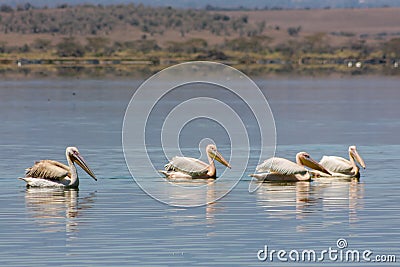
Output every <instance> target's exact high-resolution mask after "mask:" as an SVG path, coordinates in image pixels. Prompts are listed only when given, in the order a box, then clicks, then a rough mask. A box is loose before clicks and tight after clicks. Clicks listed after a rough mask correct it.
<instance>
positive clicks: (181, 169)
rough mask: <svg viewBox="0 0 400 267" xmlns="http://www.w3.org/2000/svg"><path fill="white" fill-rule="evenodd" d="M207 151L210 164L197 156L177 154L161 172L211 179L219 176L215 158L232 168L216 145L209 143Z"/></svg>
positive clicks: (175, 175)
mask: <svg viewBox="0 0 400 267" xmlns="http://www.w3.org/2000/svg"><path fill="white" fill-rule="evenodd" d="M206 153H207V158H208V162H209V164H207V163H205V162H203V161H201V160H198V159H195V158H190V157H178V156H176V157H174V158H172V160H171V161H170V162H169V163H168V164H166V165H165V167H164V168H165V170H160V171H159V172H160V173H162V174H164V175H165V177H167V178H189V179H209V178H216V177H217V170H216V168H215V163H214V160H217V161H218V162H220V163H221V164H223V165H225V166H226V167H228V168H231V165H230V164H229V163H228V162H227V161H226V160H225V159H224V157H223V156H222V155H221V154H220V153H219V152H218V150H217V147H216V146H215V145H213V144H210V145H208V146H207V147H206Z"/></svg>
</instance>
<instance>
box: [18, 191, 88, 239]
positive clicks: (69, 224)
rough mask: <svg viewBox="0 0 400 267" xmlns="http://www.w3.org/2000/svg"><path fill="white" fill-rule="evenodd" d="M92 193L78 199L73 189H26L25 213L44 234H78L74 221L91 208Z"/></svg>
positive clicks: (77, 194)
mask: <svg viewBox="0 0 400 267" xmlns="http://www.w3.org/2000/svg"><path fill="white" fill-rule="evenodd" d="M93 198H94V193H90V194H89V196H87V197H84V198H79V191H78V190H77V189H74V188H68V189H63V188H38V187H31V188H27V189H26V194H25V204H26V209H27V213H28V214H29V216H31V217H32V218H33V219H34V221H35V223H36V224H37V225H39V226H40V227H41V229H42V230H43V231H44V232H67V233H68V232H78V230H79V227H78V226H79V225H78V221H77V220H76V218H77V217H79V215H80V213H82V211H83V210H86V209H89V208H91V207H92V203H93V202H94V200H93Z"/></svg>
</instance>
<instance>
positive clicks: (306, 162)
mask: <svg viewBox="0 0 400 267" xmlns="http://www.w3.org/2000/svg"><path fill="white" fill-rule="evenodd" d="M296 162H297V163H298V164H299V163H300V165H303V166H307V167H309V168H311V169H313V170H317V171H320V172H323V173H326V174H329V175H331V173H330V172H329V171H328V170H327V169H325V168H324V166H322V165H321V164H319V163H318V162H317V161H316V160H314V159H313V158H311V157H310V155H309V154H308V153H307V152H299V153H297V155H296Z"/></svg>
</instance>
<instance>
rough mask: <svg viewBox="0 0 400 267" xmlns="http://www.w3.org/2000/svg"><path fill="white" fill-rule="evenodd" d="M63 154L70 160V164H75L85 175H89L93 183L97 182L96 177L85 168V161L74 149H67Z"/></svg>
mask: <svg viewBox="0 0 400 267" xmlns="http://www.w3.org/2000/svg"><path fill="white" fill-rule="evenodd" d="M65 153H66V154H67V158H69V159H71V160H72V162H76V163H77V164H78V165H79V166H80V167H81V168H82V169H83V170H84V171H85V172H86V173H87V174H89V175H90V176H91V177H92V178H93V179H94V180H95V181H97V178H96V176H95V175H94V173H93V172H92V170H91V169H90V168H89V167H88V166H87V164H86V161H85V160H84V159H83V157H82V156H81V154H80V153H79V151H78V149H77V148H76V147H67V149H66V152H65Z"/></svg>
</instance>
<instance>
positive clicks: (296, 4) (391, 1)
mask: <svg viewBox="0 0 400 267" xmlns="http://www.w3.org/2000/svg"><path fill="white" fill-rule="evenodd" d="M26 3H30V4H32V5H33V6H35V7H44V6H48V7H55V6H58V5H61V4H68V5H78V4H102V5H111V4H127V3H134V4H140V3H142V4H144V5H149V6H171V7H177V8H205V7H206V6H212V7H215V8H238V7H244V8H249V9H254V8H258V9H264V8H268V9H272V8H284V9H286V8H287V9H304V8H311V9H315V8H317V9H320V8H368V7H384V6H391V7H400V1H398V0H231V1H226V0H203V1H196V0H134V1H132V0H31V1H29V0H2V1H0V5H4V4H5V5H10V6H13V7H15V6H17V5H24V4H26Z"/></svg>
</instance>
